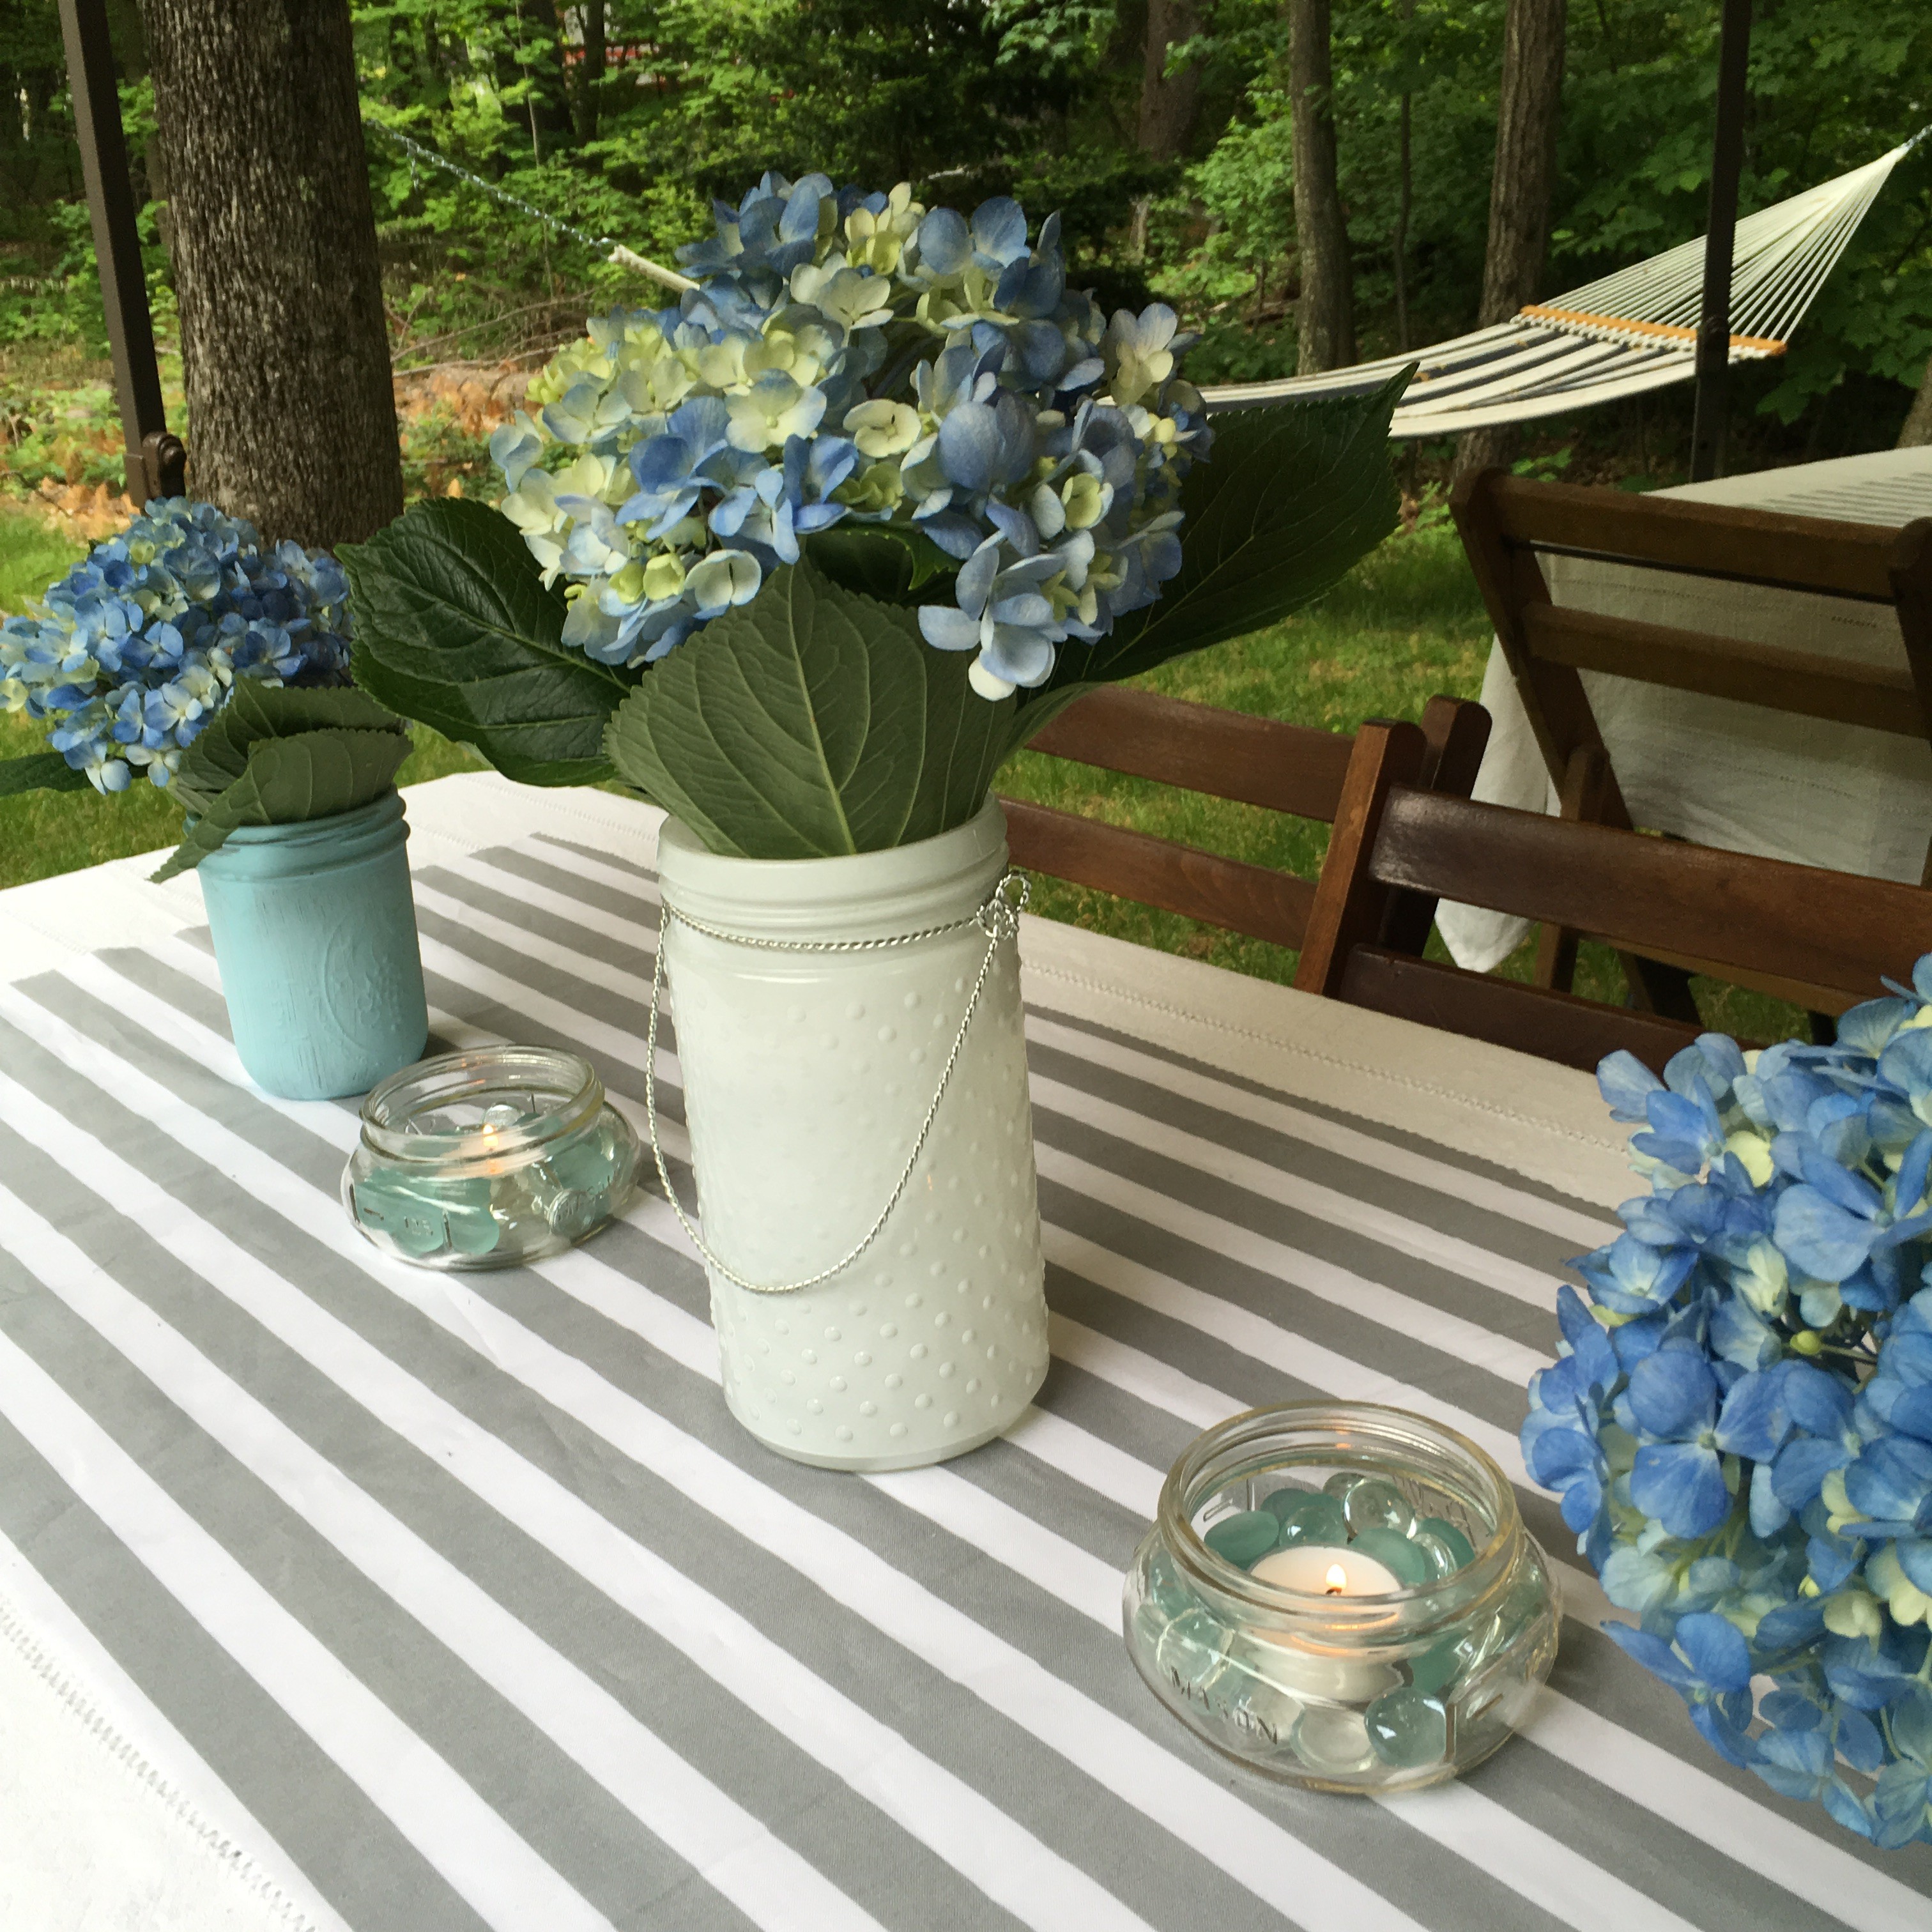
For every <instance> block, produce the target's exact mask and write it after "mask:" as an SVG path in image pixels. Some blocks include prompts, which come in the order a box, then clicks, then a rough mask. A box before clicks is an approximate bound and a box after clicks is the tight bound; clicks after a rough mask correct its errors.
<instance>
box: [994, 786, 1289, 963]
mask: <svg viewBox="0 0 1932 1932" xmlns="http://www.w3.org/2000/svg"><path fill="white" fill-rule="evenodd" d="M1001 803H1002V804H1003V805H1004V807H1005V809H1006V814H1007V850H1008V852H1009V853H1010V854H1011V856H1012V858H1013V863H1014V864H1015V865H1023V866H1025V868H1027V869H1028V871H1037V872H1048V873H1050V874H1052V876H1053V877H1055V878H1056V879H1068V880H1072V881H1073V883H1074V884H1076V885H1078V886H1092V887H1094V889H1095V890H1097V891H1099V892H1112V893H1114V894H1115V895H1117V896H1118V897H1119V898H1126V899H1135V900H1137V901H1139V902H1140V903H1141V904H1142V905H1151V906H1159V907H1160V908H1161V909H1162V910H1163V911H1165V912H1176V913H1182V914H1184V916H1186V917H1187V918H1189V919H1202V920H1204V921H1205V922H1206V923H1207V924H1208V925H1210V926H1223V927H1225V928H1226V929H1229V931H1231V932H1245V933H1247V934H1248V935H1250V936H1251V937H1252V938H1256V939H1265V940H1268V941H1271V943H1272V944H1274V945H1277V946H1286V947H1298V946H1299V945H1300V944H1301V938H1302V934H1303V932H1304V931H1305V929H1307V924H1308V909H1309V907H1310V906H1311V905H1313V904H1314V902H1315V885H1314V882H1313V880H1310V879H1304V878H1301V877H1298V876H1297V874H1295V873H1293V872H1281V871H1275V870H1274V868H1272V867H1271V866H1268V865H1249V864H1247V862H1245V861H1244V860H1242V859H1229V858H1224V857H1223V856H1222V855H1221V854H1220V853H1218V852H1204V851H1202V850H1201V849H1200V847H1198V846H1194V845H1183V844H1178V843H1176V842H1175V841H1173V840H1172V839H1168V838H1153V837H1151V836H1150V835H1148V833H1146V832H1134V831H1130V830H1129V829H1127V828H1126V827H1124V826H1118V825H1107V824H1103V823H1101V822H1100V820H1097V819H1092V818H1082V817H1078V816H1077V815H1076V814H1074V813H1073V812H1070V811H1055V810H1053V809H1052V808H1051V807H1050V806H1047V805H1033V804H1029V803H1028V802H1026V801H1025V800H1024V799H1002V800H1001Z"/></svg>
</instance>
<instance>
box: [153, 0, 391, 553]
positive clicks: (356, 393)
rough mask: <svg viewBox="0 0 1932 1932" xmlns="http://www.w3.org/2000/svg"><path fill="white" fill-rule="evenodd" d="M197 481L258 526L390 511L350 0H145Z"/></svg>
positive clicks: (386, 423) (383, 339)
mask: <svg viewBox="0 0 1932 1932" xmlns="http://www.w3.org/2000/svg"><path fill="white" fill-rule="evenodd" d="M146 18H147V28H148V52H149V57H150V58H151V61H152V63H153V68H154V99H155V102H156V106H157V113H158V118H159V121H160V127H159V130H158V136H159V139H160V142H161V145H162V151H163V159H164V160H165V162H166V178H167V183H168V187H169V208H170V212H171V214H172V235H173V259H174V275H175V296H176V299H177V301H178V304H179V307H180V312H181V362H182V366H183V370H184V374H185V377H186V383H187V407H188V421H189V424H190V439H191V440H190V445H189V453H188V462H189V467H190V475H191V479H192V485H193V489H194V490H195V493H196V494H197V495H199V496H203V497H205V498H207V499H209V500H211V501H212V502H214V503H216V504H217V505H219V506H220V508H223V509H224V510H226V511H229V513H230V514H233V515H236V516H242V517H248V519H249V520H250V521H251V522H252V523H254V524H255V525H256V526H257V527H258V528H259V529H260V531H261V532H262V534H263V536H264V537H265V538H269V539H270V540H271V541H279V540H281V538H289V537H293V538H295V539H296V541H298V542H300V543H305V544H324V545H329V546H333V545H335V544H339V543H343V542H347V541H354V540H357V539H359V538H364V537H368V536H370V535H373V534H374V532H376V531H377V530H379V529H381V528H382V527H383V525H384V524H386V523H389V522H390V521H391V520H392V519H393V518H395V517H397V516H398V515H400V514H401V511H402V507H403V474H402V462H401V455H400V454H399V452H398V447H397V443H396V411H395V401H394V398H393V394H392V389H391V387H390V374H389V338H388V335H387V333H386V330H385V328H384V326H383V290H382V281H381V276H380V272H379V270H378V268H377V260H376V221H375V215H374V210H373V208H371V203H370V199H369V173H368V160H367V157H366V156H365V154H364V151H363V147H362V119H361V116H360V115H359V112H358V110H357V107H356V62H355V55H354V52H353V46H352V43H351V41H350V25H349V0H254V4H253V5H249V6H246V7H237V6H235V5H232V4H230V0H147V8H146Z"/></svg>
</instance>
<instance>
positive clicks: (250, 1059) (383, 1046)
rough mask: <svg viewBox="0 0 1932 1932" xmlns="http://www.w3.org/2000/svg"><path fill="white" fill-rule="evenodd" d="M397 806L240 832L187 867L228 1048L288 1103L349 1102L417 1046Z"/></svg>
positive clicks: (390, 796) (411, 905)
mask: <svg viewBox="0 0 1932 1932" xmlns="http://www.w3.org/2000/svg"><path fill="white" fill-rule="evenodd" d="M408 838H409V827H408V826H407V825H406V824H404V822H403V801H402V797H401V794H400V793H397V792H395V791H391V792H389V793H386V794H385V795H384V796H383V797H381V798H379V799H375V800H374V802H372V803H371V804H368V805H364V806H362V807H361V808H359V810H357V811H345V812H342V813H340V814H338V815H337V816H336V817H332V818H316V819H311V820H309V821H308V823H305V824H300V825H245V826H241V827H240V828H239V829H237V830H236V831H234V832H230V833H229V835H228V838H227V839H226V841H225V842H224V843H223V845H222V846H221V847H220V850H217V851H214V852H211V853H209V854H208V856H207V857H206V858H205V859H202V862H201V864H200V866H199V868H198V869H199V872H200V875H201V890H202V898H203V900H204V901H205V904H206V905H207V907H208V930H209V932H210V933H211V935H213V938H214V957H215V962H216V963H217V965H219V966H220V968H221V989H222V992H223V994H224V995H226V998H227V1001H228V1019H229V1026H230V1028H232V1030H233V1033H234V1035H235V1050H236V1052H237V1053H238V1054H239V1055H240V1056H241V1059H242V1065H243V1066H244V1067H245V1068H247V1070H248V1074H249V1076H250V1078H251V1079H253V1080H254V1082H255V1083H256V1084H257V1085H258V1086H260V1087H261V1088H263V1089H264V1090H265V1091H266V1092H269V1093H271V1094H280V1095H281V1097H282V1098H283V1099H284V1100H335V1099H337V1098H338V1097H341V1095H344V1094H362V1093H365V1092H367V1091H368V1089H369V1088H371V1087H373V1086H374V1085H375V1084H376V1082H377V1081H379V1080H381V1079H384V1078H386V1076H388V1075H389V1074H392V1073H395V1071H396V1070H397V1069H398V1067H407V1066H408V1065H409V1064H410V1062H411V1061H415V1060H418V1059H420V1058H422V1050H423V1046H424V1043H425V1041H426V1040H428V1037H429V1009H428V1003H427V1001H425V998H424V995H423V980H422V959H421V957H420V956H419V953H418V952H417V949H416V901H415V899H414V898H413V896H412V895H411V893H410V868H409V860H408V858H407V855H406V853H405V852H404V845H405V844H406V842H407V839H408Z"/></svg>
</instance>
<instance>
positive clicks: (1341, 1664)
mask: <svg viewBox="0 0 1932 1932" xmlns="http://www.w3.org/2000/svg"><path fill="white" fill-rule="evenodd" d="M1250 1574H1251V1575H1252V1576H1253V1577H1254V1579H1255V1580H1256V1582H1257V1583H1270V1584H1272V1585H1273V1586H1274V1588H1275V1589H1277V1590H1293V1591H1295V1592H1297V1593H1298V1594H1299V1595H1303V1596H1307V1597H1314V1598H1340V1597H1381V1596H1386V1595H1388V1594H1389V1593H1390V1592H1392V1591H1396V1590H1400V1589H1402V1587H1403V1585H1402V1582H1401V1580H1400V1578H1398V1577H1397V1575H1396V1574H1395V1572H1394V1571H1393V1570H1391V1569H1390V1568H1389V1567H1388V1565H1387V1564H1385V1563H1379V1562H1376V1559H1374V1558H1373V1556H1364V1555H1363V1554H1361V1553H1360V1552H1358V1551H1357V1550H1352V1549H1348V1550H1344V1549H1340V1548H1337V1547H1335V1546H1334V1545H1332V1544H1330V1545H1322V1544H1297V1545H1296V1546H1295V1547H1294V1548H1293V1549H1292V1550H1274V1551H1272V1552H1271V1553H1269V1554H1268V1556H1264V1557H1263V1558H1262V1559H1261V1561H1260V1562H1259V1563H1257V1564H1256V1565H1255V1567H1254V1568H1253V1571H1250ZM1253 1635H1254V1636H1256V1637H1259V1638H1260V1639H1261V1640H1262V1642H1263V1643H1267V1644H1269V1645H1271V1646H1273V1648H1274V1651H1275V1652H1277V1653H1278V1655H1276V1656H1275V1657H1274V1658H1272V1659H1271V1664H1270V1669H1269V1672H1268V1674H1269V1676H1271V1677H1272V1678H1274V1679H1275V1680H1276V1681H1277V1682H1279V1683H1280V1685H1281V1686H1282V1688H1283V1689H1284V1690H1289V1691H1296V1692H1298V1693H1299V1694H1301V1696H1303V1697H1326V1698H1332V1699H1333V1700H1334V1701H1335V1702H1336V1703H1344V1704H1355V1703H1366V1702H1367V1700H1369V1699H1370V1698H1372V1697H1380V1696H1381V1695H1382V1693H1383V1692H1384V1691H1386V1690H1388V1689H1389V1688H1391V1685H1394V1684H1396V1683H1397V1682H1399V1681H1400V1680H1399V1677H1398V1674H1397V1672H1396V1671H1395V1670H1393V1669H1391V1667H1390V1666H1388V1664H1379V1663H1376V1662H1375V1661H1373V1660H1372V1659H1370V1658H1364V1657H1361V1656H1360V1655H1356V1654H1355V1652H1353V1651H1352V1650H1351V1649H1331V1648H1330V1647H1328V1646H1325V1645H1323V1644H1321V1643H1317V1642H1316V1641H1315V1640H1313V1639H1312V1638H1309V1637H1302V1636H1300V1635H1298V1634H1295V1633H1292V1632H1290V1631H1272V1630H1265V1629H1262V1628H1259V1627H1257V1628H1256V1629H1255V1630H1254V1631H1253Z"/></svg>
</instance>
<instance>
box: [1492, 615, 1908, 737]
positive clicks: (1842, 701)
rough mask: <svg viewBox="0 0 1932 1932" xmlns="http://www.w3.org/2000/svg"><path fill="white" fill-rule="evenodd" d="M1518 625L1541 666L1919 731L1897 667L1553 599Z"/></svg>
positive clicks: (1905, 682)
mask: <svg viewBox="0 0 1932 1932" xmlns="http://www.w3.org/2000/svg"><path fill="white" fill-rule="evenodd" d="M1523 635H1524V637H1525V638H1526V640H1527V642H1528V643H1529V650H1530V655H1532V657H1535V658H1539V659H1541V661H1544V662H1545V663H1547V664H1569V665H1571V666H1573V667H1574V668H1576V669H1577V670H1595V671H1607V672H1609V673H1610V674H1611V675H1612V676H1616V677H1634V678H1637V679H1641V680H1642V681H1643V682H1644V683H1646V684H1656V685H1665V686H1667V687H1668V688H1670V689H1672V690H1674V691H1701V692H1702V693H1703V694H1705V695H1706V697H1729V698H1734V699H1736V700H1739V701H1740V702H1742V703H1746V704H1761V705H1763V706H1766V707H1767V708H1769V709H1772V710H1774V711H1789V712H1796V714H1797V715H1799V716H1800V717H1805V718H1832V719H1833V720H1835V721H1836V722H1838V723H1839V724H1862V725H1864V726H1865V727H1867V729H1868V730H1874V731H1894V732H1897V733H1900V734H1901V735H1902V736H1905V737H1908V738H1923V737H1924V736H1925V735H1926V721H1925V715H1924V712H1922V711H1921V709H1920V708H1919V704H1918V693H1917V691H1915V689H1914V688H1913V686H1912V676H1911V673H1909V671H1908V670H1906V668H1905V667H1904V666H1903V664H1900V665H1897V666H1891V665H1885V664H1859V663H1856V662H1852V661H1847V660H1846V659H1844V658H1827V657H1820V656H1816V655H1812V654H1811V653H1808V652H1804V653H1801V652H1796V651H1787V650H1781V649H1778V648H1777V647H1776V646H1773V645H1769V644H1751V643H1741V642H1739V640H1737V639H1736V638H1732V637H1709V636H1707V635H1706V634H1703V632H1700V631H1680V630H1677V629H1675V628H1673V627H1671V626H1670V625H1666V624H1646V623H1643V622H1639V621H1637V619H1634V618H1629V617H1605V616H1598V614H1597V613H1595V612H1594V611H1590V610H1577V609H1574V608H1573V607H1568V606H1565V605H1558V604H1531V605H1529V606H1528V607H1526V609H1525V610H1524V611H1523Z"/></svg>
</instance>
